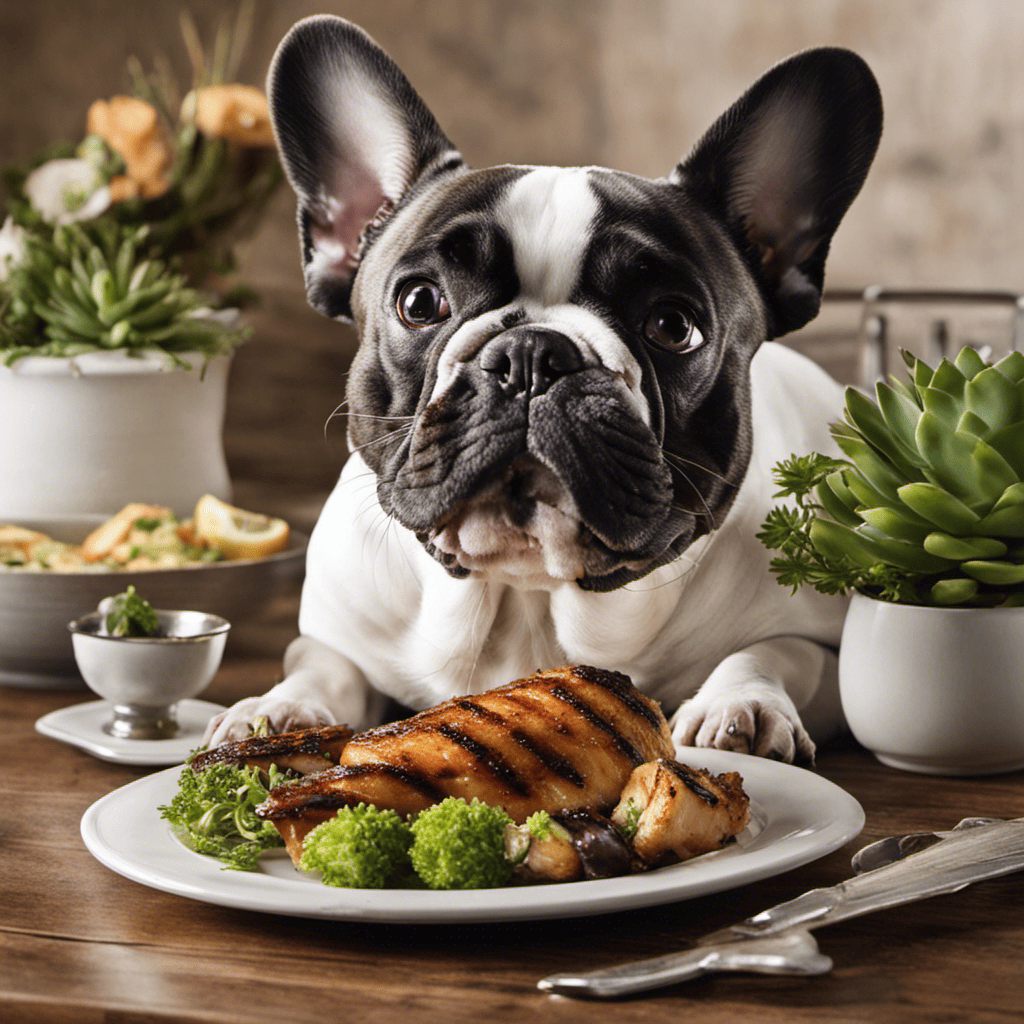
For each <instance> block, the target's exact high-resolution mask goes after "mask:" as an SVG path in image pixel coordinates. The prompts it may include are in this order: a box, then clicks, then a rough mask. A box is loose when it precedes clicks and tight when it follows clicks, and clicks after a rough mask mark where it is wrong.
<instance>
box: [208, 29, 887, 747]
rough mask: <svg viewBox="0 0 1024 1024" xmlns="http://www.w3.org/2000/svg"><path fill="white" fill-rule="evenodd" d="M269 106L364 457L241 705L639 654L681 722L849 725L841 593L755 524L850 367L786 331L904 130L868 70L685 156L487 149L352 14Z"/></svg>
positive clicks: (785, 86)
mask: <svg viewBox="0 0 1024 1024" xmlns="http://www.w3.org/2000/svg"><path fill="white" fill-rule="evenodd" d="M267 93H268V98H269V102H270V106H271V111H272V118H273V123H274V128H275V132H276V136H277V141H278V145H279V149H280V153H281V156H282V159H283V162H284V166H285V168H286V171H287V174H288V178H289V180H290V182H291V184H292V186H293V187H294V189H295V192H296V194H297V196H298V226H299V237H300V243H301V255H302V264H303V267H304V273H305V281H306V286H307V290H308V296H309V301H310V303H311V304H312V305H313V306H314V307H315V308H316V309H318V310H319V311H320V312H322V313H323V314H324V315H325V316H328V317H332V318H334V319H336V320H340V321H353V322H354V323H355V325H356V328H357V330H358V334H359V338H360V344H359V348H358V351H357V354H356V356H355V358H354V361H353V364H352V367H351V372H350V374H349V376H348V386H347V401H348V417H349V418H348V423H349V427H348V440H349V446H350V450H351V456H350V458H349V461H348V463H347V464H346V466H345V467H344V470H343V471H342V473H341V477H340V480H339V482H338V484H337V486H336V488H335V489H334V491H333V493H332V494H331V496H330V498H329V500H328V501H327V504H326V506H325V507H324V509H323V512H322V514H321V516H320V518H319V521H318V523H317V525H316V528H315V530H314V532H313V534H312V537H311V540H310V544H309V550H308V556H307V576H306V580H305V583H304V588H303V593H302V602H301V610H300V615H299V629H300V633H301V635H300V637H299V638H298V639H296V640H295V641H294V642H293V643H292V644H291V645H290V647H289V648H288V650H287V652H286V654H285V659H284V671H285V675H284V678H283V681H282V682H280V683H279V684H278V685H276V686H275V687H273V689H271V690H270V691H269V692H268V693H267V694H266V695H264V696H262V697H251V698H247V699H245V700H242V701H241V702H239V703H238V704H236V705H235V706H234V707H232V708H230V709H228V710H227V711H226V712H224V713H222V714H221V715H219V716H218V717H216V718H215V719H214V720H213V721H212V722H211V723H210V726H209V728H208V730H207V737H206V739H207V742H209V743H211V744H216V743H219V742H223V741H226V740H230V739H238V738H241V737H243V736H244V735H246V734H247V732H248V730H249V726H250V723H252V722H254V721H256V720H258V719H260V718H263V717H266V718H267V719H268V722H269V725H270V728H271V729H272V730H276V731H284V730H288V729H293V728H301V727H307V726H313V725H318V724H330V723H333V722H335V721H338V722H342V721H344V722H348V723H349V724H351V725H353V726H356V727H366V726H369V725H372V724H375V723H376V722H377V721H378V720H379V719H380V717H381V715H382V714H383V709H384V707H385V704H386V698H387V697H390V698H393V699H394V700H396V701H398V702H399V703H401V704H403V705H405V706H406V707H408V708H412V709H422V708H426V707H429V706H432V705H434V704H436V703H438V702H440V701H442V700H446V699H449V698H451V697H455V696H458V695H460V694H471V693H478V692H481V691H483V690H486V689H488V688H490V687H492V686H495V685H497V684H500V683H505V682H508V681H509V680H512V679H515V678H517V677H520V676H523V675H527V674H529V673H531V672H533V671H535V670H536V669H538V668H549V667H554V666H557V665H562V664H567V663H589V664H595V665H599V666H601V667H603V668H607V669H616V670H619V671H622V672H625V673H627V674H628V675H629V676H630V677H631V678H632V679H633V681H634V682H635V683H636V685H637V686H638V687H639V688H640V689H641V690H643V691H644V692H646V693H647V694H649V695H650V696H652V697H654V698H656V699H657V700H659V701H660V702H661V703H662V705H663V707H664V708H665V710H666V712H667V713H672V712H674V715H673V717H672V719H671V723H672V727H673V736H674V738H675V739H676V741H677V742H679V743H682V744H691V745H692V744H696V745H705V746H715V747H720V748H725V749H729V750H737V751H743V752H752V753H754V754H760V755H766V756H770V757H775V758H779V759H782V760H786V761H791V760H793V759H794V758H795V759H803V760H809V759H811V758H812V757H813V752H814V740H813V739H812V736H811V735H810V734H809V732H808V730H810V733H813V734H815V735H816V736H817V737H819V738H820V737H822V736H824V735H827V734H828V732H829V731H830V730H831V729H834V728H835V727H836V725H837V724H838V723H839V722H840V721H841V719H840V712H839V709H838V695H837V686H836V649H837V647H838V642H839V637H840V630H841V625H842V619H843V615H844V612H845V605H844V602H843V600H842V599H841V598H834V597H823V596H822V595H819V594H816V593H813V592H803V591H801V592H798V593H797V594H795V595H794V594H790V593H789V592H787V591H786V590H785V589H783V588H781V587H780V586H779V585H778V584H777V583H776V581H775V580H774V578H773V577H772V575H771V573H770V572H769V570H768V561H769V555H768V553H767V552H766V551H765V550H764V548H763V547H762V546H761V544H760V543H759V541H758V540H757V539H756V537H755V534H756V533H757V531H758V528H759V526H760V524H761V522H762V520H763V518H764V516H765V513H766V511H767V510H768V508H769V507H770V506H771V505H772V504H773V498H772V494H773V489H774V488H773V482H772V478H771V467H772V466H773V465H774V464H775V463H776V462H777V461H779V460H781V459H783V458H786V457H788V456H789V455H790V454H791V453H793V452H807V451H812V450H817V451H826V452H831V451H833V450H834V449H833V446H832V441H831V439H830V436H829V432H828V423H829V422H830V421H832V420H834V419H835V418H836V417H837V415H838V413H839V411H840V409H841V405H842V394H841V389H840V388H839V386H838V385H837V384H836V383H835V382H834V381H832V380H831V378H829V377H828V376H827V375H826V374H825V373H824V372H823V371H822V370H820V369H819V368H817V367H816V366H815V365H814V364H812V363H811V362H810V361H809V360H807V359H805V358H803V357H802V356H800V355H798V354H797V353H795V352H794V351H792V350H791V349H787V348H785V347H782V346H781V345H778V344H776V343H774V342H772V341H770V340H769V339H772V338H776V337H778V336H779V335H782V334H785V333H786V332H788V331H792V330H795V329H797V328H799V327H802V326H803V325H804V324H806V323H807V322H808V321H809V320H811V319H812V318H813V317H814V316H815V315H816V313H817V312H818V308H819V304H820V300H821V290H822V283H823V276H824V265H825V257H826V254H827V252H828V249H829V244H830V240H831V238H832V235H833V233H834V232H835V230H836V227H837V226H838V224H839V222H840V219H841V218H842V216H843V214H844V213H845V212H846V210H847V208H848V207H849V206H850V203H851V202H852V201H853V199H854V197H855V196H856V195H857V193H858V191H859V190H860V187H861V185H862V183H863V181H864V178H865V175H866V173H867V171H868V167H869V166H870V164H871V161H872V159H873V157H874V153H875V150H876V148H877V145H878V141H879V137H880V133H881V126H882V106H881V98H880V95H879V90H878V86H877V84H876V82H875V79H874V77H873V76H872V74H871V72H870V70H869V69H868V67H867V66H866V65H865V63H864V62H863V60H861V59H860V58H859V57H858V56H856V55H855V54H853V53H850V52H848V51H846V50H841V49H832V48H824V49H814V50H808V51H805V52H802V53H798V54H796V55H795V56H793V57H791V58H789V59H788V60H786V61H783V62H782V63H780V64H778V65H776V66H775V67H773V68H772V69H771V70H769V71H768V72H767V73H766V74H765V75H764V76H763V77H762V78H761V79H760V80H758V81H757V82H756V83H755V84H754V85H753V86H752V87H751V88H750V89H749V91H747V92H746V93H745V94H744V95H743V96H742V97H741V98H740V99H739V100H738V101H737V102H736V104H735V105H734V106H733V107H731V108H730V109H729V110H728V111H726V113H725V114H723V115H722V116H721V117H720V118H719V119H718V121H717V122H715V124H714V125H713V126H712V127H711V128H710V130H709V131H708V132H707V133H706V134H705V135H704V137H703V138H702V139H701V140H700V141H699V142H698V143H697V145H696V147H695V148H694V149H693V151H692V152H691V153H690V155H689V156H688V157H686V158H685V159H684V160H683V161H682V162H681V163H680V164H679V165H678V166H676V167H675V168H674V169H672V170H671V171H670V173H669V174H668V176H667V177H666V178H662V179H658V180H649V179H646V178H642V177H637V176H635V175H632V174H626V173H621V172H618V171H612V170H606V169H602V168H597V167H584V168H580V167H574V168H553V167H523V166H500V167H492V168H487V169H483V170H474V169H471V168H469V167H467V166H466V164H465V163H464V162H463V159H462V157H461V156H460V154H459V153H458V151H457V150H456V149H455V147H454V146H453V144H452V143H451V142H450V141H449V140H448V138H447V137H446V136H445V134H444V132H443V131H442V130H441V128H440V127H439V126H438V123H437V121H436V120H435V119H434V117H433V115H432V114H431V113H430V111H429V110H428V109H427V108H426V106H425V105H424V103H423V101H422V100H421V99H420V97H419V96H418V95H417V94H416V92H415V91H414V90H413V88H412V86H411V85H410V83H409V81H408V80H407V79H406V77H405V76H404V75H403V74H402V72H401V71H400V70H399V69H398V67H397V66H396V65H395V64H394V63H393V62H392V60H391V59H390V58H389V57H388V56H387V55H386V54H385V53H384V51H383V50H381V49H380V47H378V46H377V45H376V44H375V43H374V42H373V41H372V40H371V39H370V37H369V36H368V35H366V34H365V33H364V32H363V31H362V30H360V29H359V28H357V27H355V26H354V25H351V24H349V23H347V22H345V21H343V20H341V19H339V18H335V17H328V16H321V17H313V18H310V19H308V20H305V21H302V22H300V23H299V24H298V25H296V26H295V27H294V28H293V29H292V30H291V32H290V33H289V34H288V36H287V37H286V38H285V39H284V41H283V42H282V43H281V45H280V47H279V49H278V51H277V54H276V56H275V57H274V60H273V63H272V65H271V69H270V73H269V78H268V86H267Z"/></svg>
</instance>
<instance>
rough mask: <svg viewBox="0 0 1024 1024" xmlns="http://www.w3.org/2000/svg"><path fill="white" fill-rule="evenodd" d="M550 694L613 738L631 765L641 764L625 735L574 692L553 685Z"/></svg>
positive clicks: (639, 757)
mask: <svg viewBox="0 0 1024 1024" xmlns="http://www.w3.org/2000/svg"><path fill="white" fill-rule="evenodd" d="M551 695H552V696H553V697H557V698H558V699H559V700H561V701H564V702H565V703H566V704H568V705H569V707H571V708H572V709H573V710H574V711H577V712H579V714H581V715H582V716H583V717H584V718H585V719H586V720H587V721H588V722H590V723H591V724H592V725H596V726H597V728H598V729H600V730H602V732H606V733H607V734H608V735H609V736H610V737H611V738H612V740H613V742H614V743H615V745H616V746H617V747H618V748H619V750H621V751H622V753H623V754H625V755H626V757H628V758H629V759H630V761H632V762H633V765H634V766H636V765H640V764H643V762H644V759H643V757H641V756H640V754H639V753H637V749H636V747H634V746H633V744H632V743H630V742H629V740H627V739H626V737H625V736H623V735H622V733H621V732H619V730H618V729H616V728H615V726H614V725H612V724H611V722H607V721H605V720H604V719H603V718H602V717H601V716H600V715H599V714H598V713H597V712H596V711H595V710H594V709H593V708H592V707H591V706H590V705H589V704H587V703H586V702H585V701H583V700H581V699H580V698H579V697H577V696H576V695H575V694H573V693H570V692H569V691H568V690H567V689H566V688H565V687H564V686H553V687H552V688H551Z"/></svg>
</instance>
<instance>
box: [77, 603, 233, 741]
mask: <svg viewBox="0 0 1024 1024" xmlns="http://www.w3.org/2000/svg"><path fill="white" fill-rule="evenodd" d="M156 616H157V621H158V622H159V624H160V633H161V635H160V636H104V635H102V634H101V633H100V628H101V626H100V624H101V622H102V620H103V613H102V612H98V611H97V612H90V613H89V614H88V615H83V616H82V617H81V618H78V619H75V620H74V621H73V622H69V623H68V629H69V630H71V644H72V646H73V648H74V651H75V660H76V661H77V662H78V668H79V671H80V672H81V673H82V678H83V679H84V680H85V681H86V683H87V684H88V686H89V689H90V690H93V691H94V692H95V693H97V694H99V695H100V696H101V697H103V698H104V699H105V700H108V701H110V703H111V704H112V705H113V716H112V717H111V719H110V721H108V722H106V723H105V724H104V726H103V730H104V732H106V733H109V734H110V735H111V736H115V737H117V738H118V739H140V740H141V739H145V740H154V739H169V738H170V737H172V736H174V735H176V734H177V732H178V720H177V716H176V705H177V703H178V701H180V700H184V699H185V698H186V697H195V696H196V695H197V694H199V693H201V692H202V691H203V690H204V689H206V687H207V686H208V685H209V684H210V681H211V680H212V679H213V677H214V675H215V674H216V672H217V668H218V667H219V665H220V661H221V658H222V657H223V655H224V644H225V643H226V641H227V635H228V630H229V629H230V628H231V624H230V623H229V622H228V621H227V620H226V619H222V618H221V617H220V616H219V615H208V614H207V613H206V612H192V611H163V610H160V609H156Z"/></svg>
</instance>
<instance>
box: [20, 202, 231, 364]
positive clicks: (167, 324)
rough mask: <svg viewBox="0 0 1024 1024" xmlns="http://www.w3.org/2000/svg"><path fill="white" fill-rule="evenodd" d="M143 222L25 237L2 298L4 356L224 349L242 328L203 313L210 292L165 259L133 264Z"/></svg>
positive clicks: (90, 224)
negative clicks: (198, 288) (135, 225)
mask: <svg viewBox="0 0 1024 1024" xmlns="http://www.w3.org/2000/svg"><path fill="white" fill-rule="evenodd" d="M147 236H148V228H147V227H146V226H145V225H143V226H142V227H139V228H132V227H127V226H124V225H121V224H118V223H117V222H116V221H114V220H111V219H107V218H105V219H102V220H94V221H83V222H80V223H74V224H63V225H59V226H57V227H55V228H53V229H52V231H50V232H46V233H43V232H38V233H34V234H31V235H29V236H28V238H27V240H26V252H25V256H24V258H23V259H22V261H21V262H20V263H19V264H18V265H17V266H16V267H15V268H14V269H13V270H12V271H11V274H10V277H9V278H8V280H7V281H6V282H5V285H6V290H7V297H6V300H5V301H3V302H0V357H2V358H3V360H4V362H5V363H7V364H8V365H10V364H12V363H14V362H15V361H17V360H18V359H20V358H21V357H22V356H25V355H28V354H32V355H50V356H74V355H81V354H82V353H85V352H93V351H98V350H101V349H127V350H129V351H138V350H139V349H143V348H159V349H162V350H163V351H164V352H167V353H168V354H170V355H171V358H172V359H173V358H175V356H174V355H173V354H174V353H176V352H183V351H189V352H201V353H204V354H205V355H206V356H207V357H210V356H214V355H217V354H220V353H226V352H230V351H231V350H232V349H233V348H234V347H235V346H236V345H238V344H239V343H240V342H241V341H242V340H243V338H244V337H245V333H246V332H245V331H244V330H242V329H240V328H237V327H233V326H227V325H225V324H224V323H223V322H222V321H220V320H218V319H216V318H215V317H213V316H212V315H209V303H210V302H211V301H213V300H212V299H211V297H210V296H206V295H203V294H202V293H200V292H197V291H195V290H194V289H191V288H189V287H187V285H186V281H185V278H184V277H183V276H182V275H181V274H176V273H173V272H172V271H171V269H170V268H169V267H168V265H167V263H166V262H165V261H163V260H161V259H157V258H155V257H150V258H146V259H142V260H139V259H138V256H139V252H140V249H144V246H145V244H146V241H147Z"/></svg>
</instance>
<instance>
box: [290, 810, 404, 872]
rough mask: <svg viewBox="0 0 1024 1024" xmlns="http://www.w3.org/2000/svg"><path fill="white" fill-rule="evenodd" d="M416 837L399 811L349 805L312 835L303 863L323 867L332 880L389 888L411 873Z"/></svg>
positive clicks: (312, 868) (308, 867)
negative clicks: (404, 874) (411, 855)
mask: <svg viewBox="0 0 1024 1024" xmlns="http://www.w3.org/2000/svg"><path fill="white" fill-rule="evenodd" d="M412 841H413V839H412V832H411V831H410V829H409V826H408V825H407V824H406V823H405V822H404V821H403V820H402V819H401V818H400V817H399V816H398V815H397V814H396V813H395V812H394V811H390V810H387V811H379V810H377V808H376V807H374V806H373V805H372V804H370V805H367V804H359V805H357V806H356V807H343V808H342V809H341V810H340V811H338V813H337V815H336V816H335V817H333V818H331V819H330V820H329V821H325V822H324V823H323V824H322V825H317V827H316V828H315V829H313V831H312V832H310V833H309V835H307V836H306V839H305V842H304V843H303V852H302V859H301V861H300V862H299V866H300V867H301V868H302V869H303V870H304V871H319V872H320V877H321V878H322V879H323V881H324V882H326V883H327V885H336V886H340V887H342V888H345V889H383V888H384V886H385V885H387V883H388V882H389V881H390V880H392V879H394V878H395V877H396V876H398V875H400V874H402V873H403V872H408V869H409V847H410V846H411V845H412Z"/></svg>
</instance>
